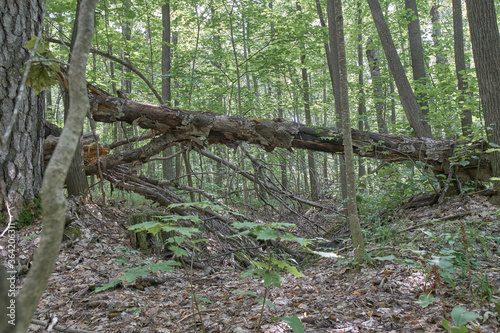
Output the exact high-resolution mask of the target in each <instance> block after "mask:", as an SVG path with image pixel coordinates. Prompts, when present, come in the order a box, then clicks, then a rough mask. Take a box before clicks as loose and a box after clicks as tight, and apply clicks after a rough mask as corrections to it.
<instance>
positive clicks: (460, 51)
mask: <svg viewBox="0 0 500 333" xmlns="http://www.w3.org/2000/svg"><path fill="white" fill-rule="evenodd" d="M452 4H453V49H454V51H455V72H456V75H457V82H458V85H457V86H458V93H459V97H458V105H459V107H460V110H461V115H460V120H461V123H462V134H463V135H464V136H465V137H468V136H471V135H472V128H471V127H472V112H471V110H470V108H468V107H465V106H464V102H465V96H466V90H467V86H468V84H467V81H465V79H464V75H465V52H464V29H463V25H462V1H461V0H453V2H452Z"/></svg>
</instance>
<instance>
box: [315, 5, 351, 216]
mask: <svg viewBox="0 0 500 333" xmlns="http://www.w3.org/2000/svg"><path fill="white" fill-rule="evenodd" d="M326 6H327V8H326V12H327V17H328V22H329V23H328V43H325V53H326V61H327V64H328V72H329V74H330V80H331V82H332V90H333V98H334V100H335V118H336V120H337V127H341V126H342V100H341V98H340V73H339V55H338V52H337V41H336V36H337V27H336V26H335V24H333V23H334V22H335V15H334V10H333V7H332V6H333V2H331V1H327V3H326ZM316 7H317V10H318V15H319V18H320V22H322V23H321V25H322V26H325V23H324V20H323V18H322V17H323V14H322V13H323V12H322V9H321V5H320V3H319V1H318V0H317V1H316ZM338 161H339V174H340V190H341V195H342V200H346V199H347V180H346V176H345V163H344V156H342V155H339V156H338ZM344 210H345V211H347V209H346V207H344Z"/></svg>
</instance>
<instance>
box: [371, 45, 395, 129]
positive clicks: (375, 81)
mask: <svg viewBox="0 0 500 333" xmlns="http://www.w3.org/2000/svg"><path fill="white" fill-rule="evenodd" d="M367 44H368V45H367V50H366V58H367V59H368V67H369V68H370V75H371V77H372V86H373V99H374V101H375V112H376V113H377V126H378V131H379V132H380V133H389V131H388V129H387V124H386V121H385V117H384V109H385V105H384V100H385V96H384V87H383V82H382V77H381V75H380V65H379V60H378V48H376V47H375V46H374V45H373V44H374V43H373V40H372V39H371V38H368V43H367Z"/></svg>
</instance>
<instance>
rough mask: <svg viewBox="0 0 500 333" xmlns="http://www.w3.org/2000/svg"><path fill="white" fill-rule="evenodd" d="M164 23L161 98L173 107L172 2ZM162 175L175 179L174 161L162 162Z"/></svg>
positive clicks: (166, 7)
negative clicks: (171, 74)
mask: <svg viewBox="0 0 500 333" xmlns="http://www.w3.org/2000/svg"><path fill="white" fill-rule="evenodd" d="M161 14H162V23H163V35H162V46H161V50H162V57H161V60H162V62H161V75H162V80H161V95H162V96H161V97H162V99H163V103H164V104H166V105H168V106H172V79H171V77H170V69H171V67H172V47H171V46H170V42H171V38H170V36H171V25H170V1H167V2H166V3H165V4H164V5H163V6H162V7H161ZM172 153H173V150H172V148H167V149H166V150H165V151H164V152H163V156H164V157H166V156H170V155H172ZM162 173H163V178H164V179H168V180H170V179H173V178H174V163H173V161H172V159H168V160H163V161H162Z"/></svg>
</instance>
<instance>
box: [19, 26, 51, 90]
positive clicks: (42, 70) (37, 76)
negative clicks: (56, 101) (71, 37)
mask: <svg viewBox="0 0 500 333" xmlns="http://www.w3.org/2000/svg"><path fill="white" fill-rule="evenodd" d="M35 43H36V36H32V38H31V39H30V40H29V41H28V42H27V43H26V45H24V47H25V48H26V49H29V50H30V51H33V48H34V47H35ZM53 60H56V58H55V57H54V55H53V54H52V52H51V51H50V49H49V42H47V41H46V40H45V39H40V40H39V42H38V47H37V49H36V50H35V56H34V58H33V62H32V63H31V66H30V71H29V73H28V78H27V80H26V84H27V85H28V86H31V87H33V90H34V91H35V94H39V93H40V92H41V91H42V90H43V89H44V88H45V87H50V86H52V85H54V84H56V83H57V74H58V73H59V72H60V70H61V69H60V65H59V63H58V62H56V61H53ZM25 69H26V66H25ZM25 69H24V70H23V71H22V72H21V73H24V72H25Z"/></svg>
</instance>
